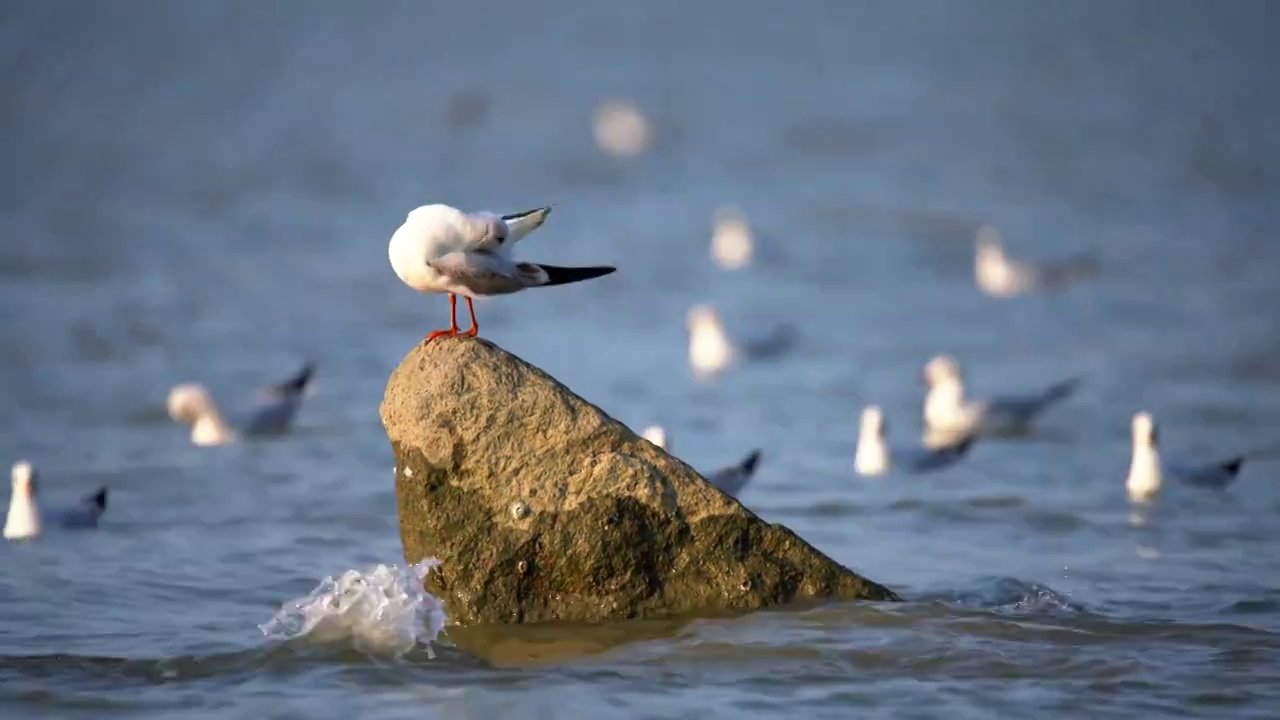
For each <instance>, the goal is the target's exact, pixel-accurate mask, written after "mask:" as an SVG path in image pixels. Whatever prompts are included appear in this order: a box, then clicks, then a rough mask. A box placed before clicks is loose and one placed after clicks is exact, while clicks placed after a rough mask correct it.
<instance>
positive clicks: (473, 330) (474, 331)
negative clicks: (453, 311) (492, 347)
mask: <svg viewBox="0 0 1280 720" xmlns="http://www.w3.org/2000/svg"><path fill="white" fill-rule="evenodd" d="M467 311H468V312H470V313H471V327H470V328H469V329H468V330H467V331H466V332H464V333H462V334H463V335H466V336H467V337H475V336H476V335H478V334H479V333H480V326H479V325H478V324H476V309H475V307H474V306H472V305H471V298H467Z"/></svg>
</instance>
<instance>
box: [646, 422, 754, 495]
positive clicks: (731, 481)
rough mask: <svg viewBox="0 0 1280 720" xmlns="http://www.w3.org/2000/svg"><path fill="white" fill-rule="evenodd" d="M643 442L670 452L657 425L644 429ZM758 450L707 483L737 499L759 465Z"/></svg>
mask: <svg viewBox="0 0 1280 720" xmlns="http://www.w3.org/2000/svg"><path fill="white" fill-rule="evenodd" d="M641 437H643V438H644V439H645V440H648V441H649V442H651V443H653V444H654V445H657V446H658V447H660V448H662V449H663V450H666V451H667V452H671V448H670V447H668V446H667V431H666V430H664V429H662V427H660V426H658V425H650V426H649V427H647V428H645V429H644V432H643V433H642V434H641ZM761 455H762V452H761V451H760V450H752V451H751V452H750V453H747V456H746V457H745V458H743V459H742V461H741V462H739V463H737V464H735V465H728V466H726V467H722V468H719V469H717V470H714V471H712V472H711V473H708V474H707V475H706V478H707V482H710V483H711V484H712V485H715V486H716V487H717V488H719V489H720V492H723V493H724V494H726V495H730V496H733V497H737V496H738V493H739V492H742V488H744V487H746V485H747V483H748V482H750V481H751V478H752V477H753V476H754V475H755V474H756V467H757V466H758V465H759V464H760V456H761Z"/></svg>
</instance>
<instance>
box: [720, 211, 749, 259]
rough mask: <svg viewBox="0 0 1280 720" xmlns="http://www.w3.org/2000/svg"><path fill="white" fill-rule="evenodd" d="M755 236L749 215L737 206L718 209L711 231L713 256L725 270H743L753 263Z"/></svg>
mask: <svg viewBox="0 0 1280 720" xmlns="http://www.w3.org/2000/svg"><path fill="white" fill-rule="evenodd" d="M754 245H755V237H754V234H753V233H752V232H751V223H750V222H748V221H747V216H746V214H744V213H743V212H742V211H741V210H739V209H738V208H736V207H722V208H720V209H719V210H717V211H716V215H715V224H714V226H713V228H712V231H711V258H712V259H713V260H715V262H716V264H717V265H719V266H720V267H721V269H724V270H741V269H742V268H744V267H746V266H748V265H750V264H751V257H752V255H753V254H754V252H753V246H754Z"/></svg>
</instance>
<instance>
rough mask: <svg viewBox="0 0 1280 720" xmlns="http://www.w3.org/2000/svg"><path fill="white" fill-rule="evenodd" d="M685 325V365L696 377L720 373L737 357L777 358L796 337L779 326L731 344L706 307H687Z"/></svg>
mask: <svg viewBox="0 0 1280 720" xmlns="http://www.w3.org/2000/svg"><path fill="white" fill-rule="evenodd" d="M685 325H686V327H687V328H688V329H689V366H690V367H692V368H693V372H694V375H696V376H698V377H700V378H708V377H711V376H713V375H715V374H717V373H720V372H722V371H724V370H725V369H727V368H728V367H729V366H730V365H733V364H734V363H735V362H736V361H737V360H738V359H740V358H745V359H748V360H769V359H773V358H776V357H779V356H781V355H783V354H785V353H786V352H787V351H788V350H790V349H791V347H792V346H794V345H795V341H796V338H797V332H796V330H795V328H794V327H791V326H790V325H780V326H778V327H776V328H774V330H773V332H771V333H770V334H768V335H765V336H762V337H758V338H752V339H747V340H743V341H742V342H740V343H735V342H734V341H733V340H731V339H730V338H729V333H728V332H727V331H726V330H725V328H724V324H723V323H722V322H720V317H719V316H718V315H717V314H716V311H715V309H714V308H712V307H711V306H710V305H695V306H694V307H692V308H690V309H689V313H688V315H687V317H686V319H685Z"/></svg>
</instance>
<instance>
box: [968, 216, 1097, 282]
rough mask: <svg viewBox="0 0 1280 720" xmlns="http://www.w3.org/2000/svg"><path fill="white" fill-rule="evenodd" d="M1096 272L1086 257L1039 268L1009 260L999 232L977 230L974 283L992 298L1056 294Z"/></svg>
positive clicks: (986, 227) (988, 228)
mask: <svg viewBox="0 0 1280 720" xmlns="http://www.w3.org/2000/svg"><path fill="white" fill-rule="evenodd" d="M1097 269H1098V260H1097V258H1095V257H1093V256H1092V255H1085V254H1081V255H1077V256H1074V257H1069V258H1063V259H1061V260H1058V261H1055V262H1049V263H1041V264H1039V265H1032V264H1030V263H1025V262H1018V261H1016V260H1010V259H1009V258H1008V257H1006V256H1005V254H1004V247H1003V243H1002V241H1001V238H1000V231H999V230H996V229H995V228H994V227H991V226H990V225H984V226H982V227H981V228H979V229H978V239H977V242H976V244H975V253H974V259H973V274H974V280H975V282H976V283H977V285H978V289H979V290H981V291H982V292H984V293H986V294H987V295H990V296H991V297H997V298H1011V297H1015V296H1017V295H1022V294H1024V293H1028V292H1034V291H1041V290H1057V289H1060V288H1062V287H1064V286H1066V285H1067V284H1069V283H1070V282H1071V281H1073V280H1076V279H1078V278H1081V277H1085V276H1087V275H1091V274H1093V273H1094V272H1096V271H1097Z"/></svg>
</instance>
